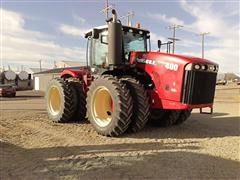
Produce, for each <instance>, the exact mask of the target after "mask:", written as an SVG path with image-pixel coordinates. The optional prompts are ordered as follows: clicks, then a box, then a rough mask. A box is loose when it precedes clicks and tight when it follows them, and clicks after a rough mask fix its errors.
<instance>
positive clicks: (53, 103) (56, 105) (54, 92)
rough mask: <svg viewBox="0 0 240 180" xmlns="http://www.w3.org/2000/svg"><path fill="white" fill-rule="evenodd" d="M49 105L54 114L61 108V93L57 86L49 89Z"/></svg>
mask: <svg viewBox="0 0 240 180" xmlns="http://www.w3.org/2000/svg"><path fill="white" fill-rule="evenodd" d="M48 105H49V108H50V111H51V113H52V114H53V115H56V114H58V113H59V112H60V110H61V95H60V92H59V89H58V88H57V87H56V86H53V87H51V88H50V90H49V97H48Z"/></svg>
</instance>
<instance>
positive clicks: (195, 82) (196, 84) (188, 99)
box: [182, 70, 217, 105]
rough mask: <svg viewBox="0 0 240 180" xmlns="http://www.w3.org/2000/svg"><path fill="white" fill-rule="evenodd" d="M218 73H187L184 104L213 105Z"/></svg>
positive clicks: (183, 95) (183, 97)
mask: <svg viewBox="0 0 240 180" xmlns="http://www.w3.org/2000/svg"><path fill="white" fill-rule="evenodd" d="M216 77H217V73H213V72H204V71H193V70H189V71H185V77H184V83H183V93H182V102H183V103H185V104H193V105H195V104H208V103H213V99H214V93H215V85H216Z"/></svg>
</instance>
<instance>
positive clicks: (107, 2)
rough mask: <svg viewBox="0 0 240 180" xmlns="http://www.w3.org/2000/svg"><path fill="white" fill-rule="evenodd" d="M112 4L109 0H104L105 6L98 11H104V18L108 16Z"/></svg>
mask: <svg viewBox="0 0 240 180" xmlns="http://www.w3.org/2000/svg"><path fill="white" fill-rule="evenodd" d="M113 7H114V5H113V4H112V5H111V4H109V1H108V0H106V3H105V7H104V8H103V9H102V10H101V11H100V13H105V14H106V19H108V18H109V11H111V10H112V9H113Z"/></svg>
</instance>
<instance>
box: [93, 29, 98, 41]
mask: <svg viewBox="0 0 240 180" xmlns="http://www.w3.org/2000/svg"><path fill="white" fill-rule="evenodd" d="M92 38H93V39H98V38H99V30H98V29H93V30H92Z"/></svg>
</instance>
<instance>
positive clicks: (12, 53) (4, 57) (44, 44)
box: [0, 9, 85, 68]
mask: <svg viewBox="0 0 240 180" xmlns="http://www.w3.org/2000/svg"><path fill="white" fill-rule="evenodd" d="M0 10H1V13H2V18H1V20H0V21H1V22H0V23H1V37H0V38H1V62H3V64H5V65H6V64H12V63H14V64H19V65H25V66H36V65H38V63H37V62H38V60H40V59H41V60H43V66H45V67H47V66H48V67H49V66H50V64H49V60H50V59H52V60H76V61H80V58H81V57H85V56H84V54H85V50H84V49H82V48H78V47H71V48H69V47H63V46H61V45H59V44H57V43H56V42H54V41H51V40H49V39H48V37H49V36H48V35H46V34H44V33H42V32H38V31H31V30H27V29H26V28H25V27H24V25H25V19H24V18H23V16H22V15H21V14H20V13H16V12H13V11H9V10H4V9H0ZM51 67H52V66H50V67H49V68H51Z"/></svg>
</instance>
